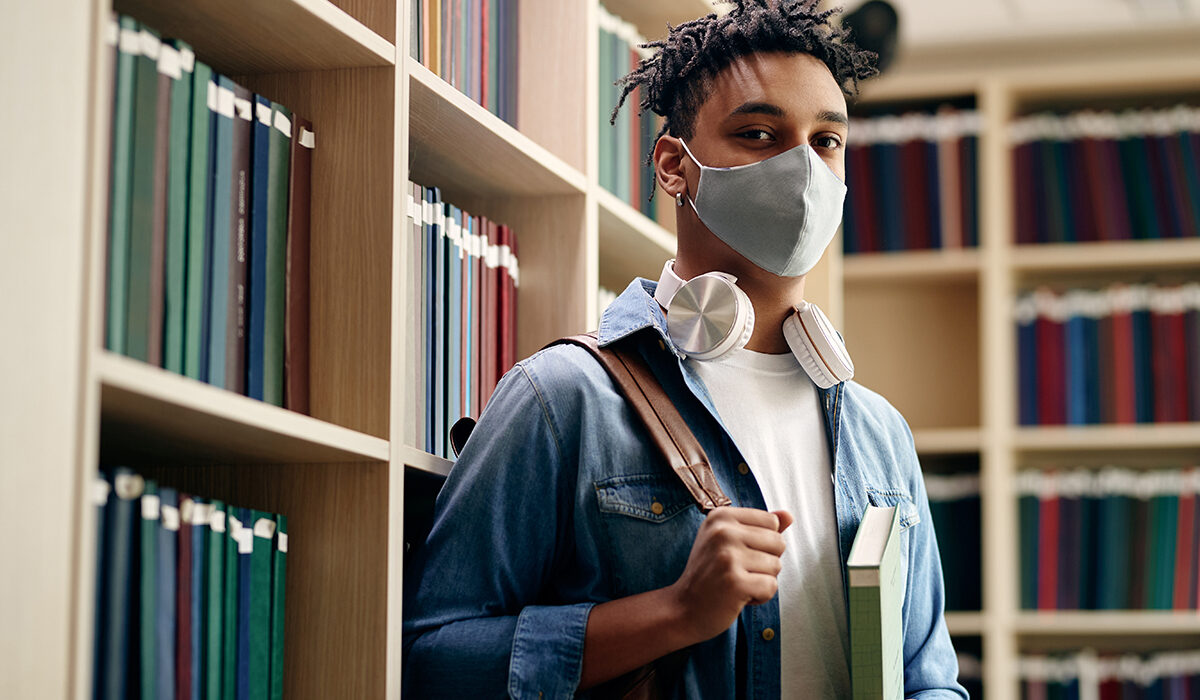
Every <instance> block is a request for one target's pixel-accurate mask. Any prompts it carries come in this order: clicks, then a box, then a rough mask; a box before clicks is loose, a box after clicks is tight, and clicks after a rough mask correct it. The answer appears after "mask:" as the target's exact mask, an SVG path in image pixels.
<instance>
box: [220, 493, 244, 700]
mask: <svg viewBox="0 0 1200 700" xmlns="http://www.w3.org/2000/svg"><path fill="white" fill-rule="evenodd" d="M235 512H236V511H235V510H234V508H233V507H232V506H230V507H228V508H226V515H225V525H226V532H225V586H224V591H223V593H224V603H223V604H222V615H221V618H222V620H221V627H222V629H221V697H222V698H236V697H237V666H238V662H237V628H238V542H239V540H241V539H242V523H241V521H240V520H238V519H237V518H236V517H234V513H235Z"/></svg>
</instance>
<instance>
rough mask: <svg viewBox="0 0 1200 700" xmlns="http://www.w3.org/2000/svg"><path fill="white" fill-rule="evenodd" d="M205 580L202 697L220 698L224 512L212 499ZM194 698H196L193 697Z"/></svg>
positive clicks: (224, 544) (223, 507) (222, 630)
mask: <svg viewBox="0 0 1200 700" xmlns="http://www.w3.org/2000/svg"><path fill="white" fill-rule="evenodd" d="M208 528H209V529H208V532H207V533H206V534H207V536H208V551H207V555H208V566H207V567H206V568H205V576H206V577H207V579H208V580H207V583H206V584H205V587H204V597H205V601H204V617H205V619H204V645H205V654H204V666H205V668H204V697H205V698H206V699H207V700H221V697H222V696H221V667H222V662H223V661H224V659H223V657H222V655H221V643H222V641H223V632H224V624H223V623H224V621H225V615H224V605H225V558H226V557H227V556H228V554H227V553H226V551H225V547H226V539H227V536H226V530H227V527H226V512H225V504H224V503H222V502H221V501H217V500H214V501H213V502H212V514H211V516H210V518H209V522H208ZM195 700H199V698H196V699H195Z"/></svg>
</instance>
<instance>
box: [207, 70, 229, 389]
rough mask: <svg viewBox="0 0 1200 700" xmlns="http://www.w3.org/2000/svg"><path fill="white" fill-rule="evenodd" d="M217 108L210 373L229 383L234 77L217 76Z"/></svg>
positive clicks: (213, 379)
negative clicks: (228, 346) (226, 374)
mask: <svg viewBox="0 0 1200 700" xmlns="http://www.w3.org/2000/svg"><path fill="white" fill-rule="evenodd" d="M216 102H217V111H216V113H215V114H214V115H213V122H215V124H216V136H215V138H214V139H213V152H214V155H215V157H214V158H213V173H212V178H213V179H212V193H211V197H210V201H211V211H212V216H210V217H209V221H208V224H209V226H208V237H209V246H208V254H209V256H210V260H211V263H210V266H209V269H210V270H211V273H210V276H209V294H208V314H209V315H208V376H207V377H206V380H207V381H208V383H209V384H213V385H215V386H220V387H223V386H225V369H226V368H225V360H226V346H227V345H228V344H229V342H231V340H232V339H231V338H229V337H228V327H227V326H228V323H227V321H228V319H227V316H228V313H229V306H230V304H229V275H230V269H229V248H230V246H231V245H232V243H233V242H232V241H231V240H230V222H231V221H232V218H233V211H232V207H231V204H232V196H233V119H234V116H233V110H234V107H233V81H232V80H230V79H229V78H227V77H225V76H223V75H222V76H219V77H218V79H217V97H216Z"/></svg>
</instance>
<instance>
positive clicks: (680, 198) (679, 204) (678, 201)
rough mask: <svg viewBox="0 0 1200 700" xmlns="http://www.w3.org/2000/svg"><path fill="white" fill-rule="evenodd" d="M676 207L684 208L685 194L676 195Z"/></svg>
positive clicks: (677, 193) (678, 193)
mask: <svg viewBox="0 0 1200 700" xmlns="http://www.w3.org/2000/svg"><path fill="white" fill-rule="evenodd" d="M675 206H677V207H682V206H683V193H682V192H676V193H675Z"/></svg>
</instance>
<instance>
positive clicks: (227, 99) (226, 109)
mask: <svg viewBox="0 0 1200 700" xmlns="http://www.w3.org/2000/svg"><path fill="white" fill-rule="evenodd" d="M217 114H220V115H221V116H222V117H227V118H229V119H233V90H230V89H229V88H227V87H222V86H220V85H218V86H217Z"/></svg>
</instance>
